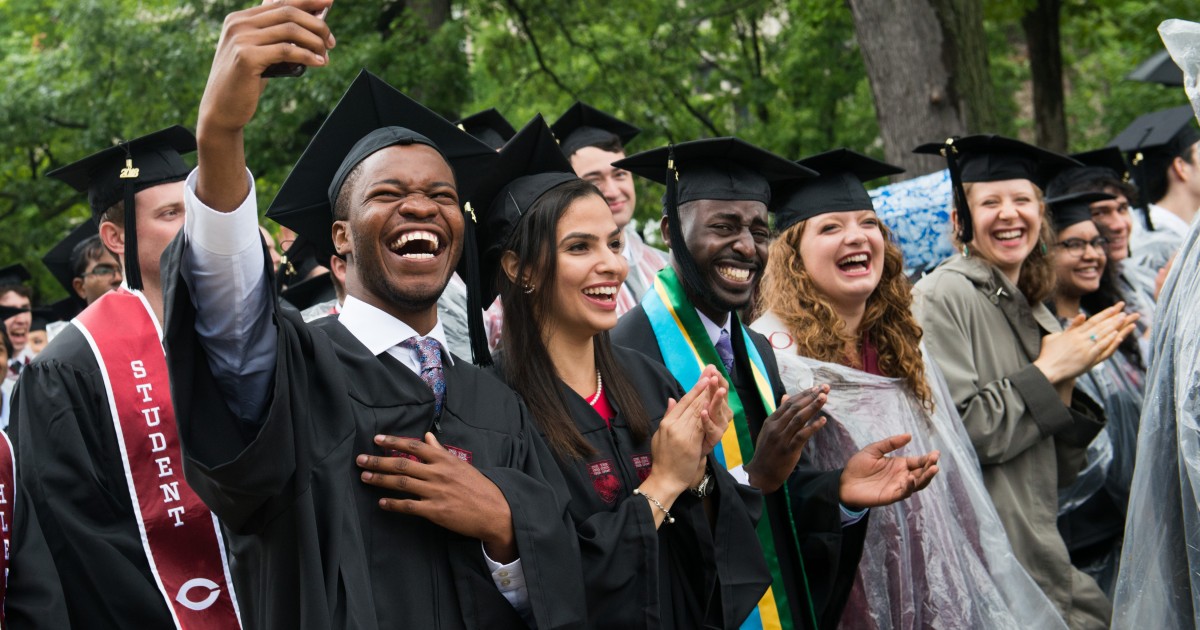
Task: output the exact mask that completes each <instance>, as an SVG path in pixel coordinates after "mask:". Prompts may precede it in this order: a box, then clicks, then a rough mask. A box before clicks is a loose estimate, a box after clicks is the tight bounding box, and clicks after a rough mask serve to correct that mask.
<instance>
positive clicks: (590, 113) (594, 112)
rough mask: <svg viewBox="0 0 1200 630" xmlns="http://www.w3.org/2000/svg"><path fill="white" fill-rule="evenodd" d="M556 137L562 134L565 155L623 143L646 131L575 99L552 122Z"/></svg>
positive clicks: (559, 138) (623, 144) (559, 137)
mask: <svg viewBox="0 0 1200 630" xmlns="http://www.w3.org/2000/svg"><path fill="white" fill-rule="evenodd" d="M550 130H551V131H553V132H554V137H556V138H558V142H559V145H560V146H561V147H562V152H563V155H565V156H567V157H568V158H569V157H571V156H572V155H574V154H575V152H576V151H578V150H580V149H582V148H584V147H591V146H596V145H601V144H610V143H612V142H613V141H614V140H615V141H617V142H618V143H619V144H620V145H621V146H622V147H624V146H625V144H627V143H628V142H629V141H630V140H633V138H634V136H636V135H638V134H639V133H641V132H642V130H641V129H639V128H637V127H634V126H633V125H631V124H629V123H627V122H625V121H623V120H621V119H619V118H616V117H614V116H611V115H609V114H606V113H604V112H602V111H600V110H598V109H596V108H595V107H592V106H591V105H588V104H586V103H583V102H580V101H575V104H574V105H572V106H571V107H570V108H569V109H568V110H567V111H566V112H564V113H563V115H562V116H559V117H558V120H556V121H554V124H553V125H550Z"/></svg>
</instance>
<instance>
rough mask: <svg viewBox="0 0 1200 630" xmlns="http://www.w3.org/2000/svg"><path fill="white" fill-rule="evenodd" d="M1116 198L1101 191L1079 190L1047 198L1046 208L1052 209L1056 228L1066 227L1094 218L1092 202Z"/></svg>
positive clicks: (1051, 215) (1052, 217)
mask: <svg viewBox="0 0 1200 630" xmlns="http://www.w3.org/2000/svg"><path fill="white" fill-rule="evenodd" d="M1111 199H1116V197H1115V196H1114V195H1110V194H1108V193H1106V192H1101V191H1088V192H1077V193H1071V194H1069V195H1063V196H1061V197H1054V198H1051V199H1047V200H1046V208H1047V209H1048V210H1049V211H1050V220H1051V222H1053V223H1054V229H1055V230H1065V229H1066V228H1069V227H1071V226H1072V225H1075V224H1076V223H1083V222H1084V221H1091V220H1092V204H1093V203H1096V202H1097V201H1109V200H1111Z"/></svg>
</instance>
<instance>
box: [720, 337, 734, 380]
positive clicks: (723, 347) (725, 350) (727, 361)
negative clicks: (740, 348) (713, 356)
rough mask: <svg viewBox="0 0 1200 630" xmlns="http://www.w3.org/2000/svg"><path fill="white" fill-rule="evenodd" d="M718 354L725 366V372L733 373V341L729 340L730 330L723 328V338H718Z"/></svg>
mask: <svg viewBox="0 0 1200 630" xmlns="http://www.w3.org/2000/svg"><path fill="white" fill-rule="evenodd" d="M717 356H718V357H720V358H721V363H722V364H723V365H724V366H725V372H726V373H728V374H730V375H733V343H732V342H731V341H730V340H729V331H727V330H724V329H722V330H721V338H720V339H718V340H717Z"/></svg>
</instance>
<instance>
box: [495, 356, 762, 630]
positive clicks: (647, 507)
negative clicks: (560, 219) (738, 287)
mask: <svg viewBox="0 0 1200 630" xmlns="http://www.w3.org/2000/svg"><path fill="white" fill-rule="evenodd" d="M613 353H614V355H615V358H616V360H617V363H618V364H619V365H620V366H621V369H622V371H623V372H624V373H625V375H626V376H627V377H628V378H629V380H630V382H631V384H633V386H634V388H635V389H636V390H637V393H638V398H639V399H640V400H641V401H642V404H643V406H644V408H645V411H646V415H647V417H648V418H649V419H650V421H651V422H650V424H651V435H653V431H655V430H657V429H658V425H659V422H661V421H662V417H663V415H664V414H665V413H666V410H667V407H666V404H667V399H668V398H674V399H676V400H679V399H680V398H681V397H682V396H683V393H684V392H683V390H682V389H681V388H680V387H679V384H678V383H677V382H676V381H675V378H674V377H673V376H671V373H670V372H668V371H667V370H666V368H665V367H663V366H662V365H660V364H657V363H654V362H653V361H651V360H650V359H649V358H648V357H646V356H644V355H642V354H640V353H638V352H636V351H633V350H629V349H626V348H621V347H614V348H613ZM500 360H503V357H500ZM560 386H561V390H562V393H563V398H564V399H565V400H566V401H567V410H568V412H569V413H570V414H571V419H572V420H573V421H574V422H575V425H576V426H577V427H579V430H580V433H581V434H582V435H583V437H584V439H585V440H587V442H588V444H590V445H591V446H592V448H594V449H595V453H593V454H592V455H589V456H587V457H585V458H584V459H563V458H560V457H556V458H555V459H556V460H557V461H558V465H559V467H560V468H561V470H562V473H563V477H564V478H565V479H566V482H567V487H568V488H569V490H570V494H571V499H570V504H569V505H568V511H569V512H570V514H571V518H572V520H573V521H574V523H575V527H576V531H577V532H578V536H579V548H580V553H581V554H582V557H583V571H584V583H585V586H586V589H587V600H588V602H587V603H588V619H589V627H590V628H594V629H596V630H600V629H604V628H612V629H621V630H633V629H634V628H662V629H672V628H678V629H680V630H689V629H692V628H737V627H738V625H739V624H740V623H741V622H742V620H744V619H745V618H746V616H747V615H748V614H749V613H750V611H751V610H752V609H753V608H754V606H755V605H756V604H757V603H758V600H759V598H760V597H762V594H763V593H764V592H766V590H767V587H768V586H769V585H770V583H771V575H770V572H769V571H768V570H767V565H766V561H765V560H764V558H763V554H762V549H761V547H760V546H759V542H758V537H757V535H756V533H755V524H756V523H757V521H758V517H759V515H760V514H761V512H762V494H761V493H759V492H758V491H757V490H755V489H753V488H749V487H747V486H743V485H741V484H739V483H737V482H736V481H735V480H734V479H733V477H732V476H731V475H730V474H729V473H728V472H727V471H725V470H722V469H721V467H720V465H718V464H717V463H716V461H715V460H713V461H712V465H713V471H714V473H715V474H714V480H715V481H716V484H717V486H716V491H715V492H714V493H713V495H711V505H712V507H713V511H714V514H715V516H716V518H715V521H714V525H713V526H712V527H710V526H709V523H708V517H707V516H706V514H705V511H704V505H703V502H702V500H700V499H698V498H696V497H695V496H693V495H692V494H691V493H690V492H684V493H683V494H681V495H679V497H678V498H677V499H676V500H675V504H674V505H672V506H671V510H670V511H671V515H672V516H673V517H675V522H674V523H666V522H664V523H663V524H662V526H661V527H659V528H658V529H657V530H655V528H654V511H656V510H657V509H658V508H656V507H654V506H653V505H651V504H650V502H649V501H647V500H646V499H645V498H644V497H640V496H634V495H633V490H634V488H637V487H638V486H639V485H641V483H642V481H644V480H645V479H646V477H648V476H649V475H650V471H651V469H652V466H653V460H652V458H651V454H650V450H651V448H650V435H647V436H646V437H645V438H644V439H642V440H637V439H636V438H635V437H634V436H633V434H632V432H631V431H630V428H629V425H628V423H627V421H626V416H625V414H623V413H622V412H621V411H620V409H616V408H615V407H616V405H615V404H613V402H612V399H611V398H609V399H608V400H609V402H610V404H613V407H614V410H615V411H616V413H617V415H616V416H615V417H614V418H613V419H612V422H611V428H610V427H609V425H608V424H607V423H605V421H604V419H603V418H601V417H600V415H599V414H598V413H596V411H595V409H593V408H592V407H591V405H589V404H588V402H587V401H586V400H584V399H583V398H581V397H580V396H579V395H578V394H576V393H575V392H574V391H573V390H571V389H570V388H569V387H567V385H566V384H565V383H561V382H560ZM607 391H608V390H606V392H607Z"/></svg>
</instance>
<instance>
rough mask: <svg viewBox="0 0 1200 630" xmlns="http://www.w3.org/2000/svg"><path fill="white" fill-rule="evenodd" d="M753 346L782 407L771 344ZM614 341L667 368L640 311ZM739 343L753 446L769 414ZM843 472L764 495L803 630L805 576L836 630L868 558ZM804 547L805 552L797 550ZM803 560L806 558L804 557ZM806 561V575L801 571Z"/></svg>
mask: <svg viewBox="0 0 1200 630" xmlns="http://www.w3.org/2000/svg"><path fill="white" fill-rule="evenodd" d="M749 334H750V339H751V340H752V341H753V343H754V346H755V348H756V349H757V350H758V353H759V355H760V356H761V357H762V360H763V364H764V365H765V366H766V369H767V376H768V378H769V379H770V381H771V391H772V392H773V393H774V396H775V402H776V404H779V402H780V401H781V399H782V397H783V394H784V392H785V391H786V390H785V389H784V387H783V383H782V382H781V381H780V380H779V368H778V364H777V363H776V361H775V354H774V351H773V350H772V348H771V344H770V343H769V342H768V341H767V339H766V338H765V337H763V336H762V335H760V334H758V333H756V332H754V331H753V330H750V331H749ZM612 339H613V342H614V343H616V344H618V345H621V346H625V347H626V348H633V349H635V350H638V351H640V352H642V353H643V354H645V355H646V356H648V357H650V358H651V359H653V360H654V361H657V362H658V363H663V358H662V351H661V350H660V349H659V345H658V339H657V338H656V337H655V335H654V329H653V328H651V326H650V319H649V318H648V317H647V316H646V312H645V310H644V309H643V307H642V306H641V305H638V306H637V307H636V308H634V309H633V310H631V311H629V312H628V313H626V314H625V315H623V316H622V317H621V319H620V320H619V321H618V322H617V327H616V328H615V329H614V330H613V333H612ZM731 340H732V342H733V355H734V369H733V374H732V379H733V383H732V385H733V387H734V389H735V390H736V391H737V394H738V397H739V398H740V399H741V401H742V404H743V405H744V407H745V413H746V421H747V423H748V424H749V425H750V436H751V439H754V440H757V439H758V432H759V431H760V430H761V429H762V425H763V422H764V421H765V420H766V418H767V413H766V410H765V409H764V408H763V405H762V401H761V400H760V398H759V395H758V392H757V391H756V390H755V388H754V384H753V379H752V377H751V375H750V364H749V358H748V355H747V352H746V347H745V344H744V342H743V340H742V336H741V335H731ZM840 478H841V470H831V471H824V472H823V471H818V470H816V469H814V468H812V467H811V466H808V465H807V464H805V463H803V462H801V464H800V465H799V466H797V468H796V470H795V471H793V472H792V474H791V476H790V477H789V478H788V480H787V482H786V483H785V484H784V486H783V487H782V488H780V489H779V490H778V491H776V492H773V493H771V494H768V495H766V496H765V497H764V498H765V502H766V506H767V518H768V519H770V523H771V531H772V532H773V534H774V537H775V549H776V554H777V555H778V558H779V565H780V572H781V573H782V575H783V580H784V583H785V585H786V587H787V596H788V601H790V602H792V609H793V611H794V614H793V618H794V620H795V622H796V623H797V624H798V627H804V628H807V627H810V626H811V621H810V619H811V615H810V613H809V606H808V601H807V600H808V598H807V596H806V595H805V594H804V581H805V578H804V576H805V575H807V577H808V580H807V581H808V587H809V591H810V592H811V594H812V602H813V607H814V608H815V612H816V617H817V621H818V623H819V624H820V627H821V628H834V627H836V626H837V624H838V620H839V619H840V618H841V615H842V609H843V608H845V606H846V601H847V598H848V597H849V596H850V590H851V589H852V588H853V586H854V576H855V574H856V572H857V570H858V561H859V558H861V557H862V550H863V540H864V536H865V534H866V529H867V518H868V517H869V515H868V516H867V517H864V518H863V519H862V520H860V521H859V522H858V523H855V524H854V525H852V526H849V527H845V528H843V527H842V522H841V507H840V506H841V503H840V501H839V498H838V487H839V480H840ZM784 492H787V493H788V495H789V497H790V499H791V505H792V510H793V512H794V514H795V516H796V523H795V525H796V535H797V536H798V537H799V538H800V540H793V537H792V535H791V534H790V530H791V526H790V525H789V523H788V518H789V516H788V512H787V507H786V506H787V498H788V497H785V496H784V494H783V493H784ZM797 547H799V550H800V551H797ZM801 553H803V558H802V559H801V556H800V554H801ZM801 561H803V567H804V570H803V571H801Z"/></svg>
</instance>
